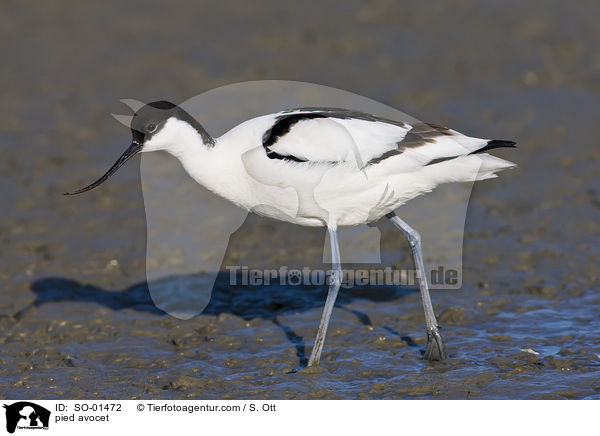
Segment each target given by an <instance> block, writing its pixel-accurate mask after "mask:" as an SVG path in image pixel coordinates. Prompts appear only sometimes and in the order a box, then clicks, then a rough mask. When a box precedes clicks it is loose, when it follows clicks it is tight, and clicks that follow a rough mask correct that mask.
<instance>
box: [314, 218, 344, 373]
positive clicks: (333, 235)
mask: <svg viewBox="0 0 600 436" xmlns="http://www.w3.org/2000/svg"><path fill="white" fill-rule="evenodd" d="M328 231H329V242H330V243H331V264H332V265H331V277H330V281H329V293H328V294H327V300H326V301H325V308H324V309H323V315H322V316H321V323H320V324H319V331H318V332H317V338H316V339H315V345H314V347H313V350H312V354H311V355H310V359H309V360H308V366H313V365H318V364H319V360H320V359H321V351H323V344H324V343H325V335H327V327H328V326H329V318H331V312H332V311H333V306H334V305H335V299H336V298H337V294H338V291H339V290H340V285H341V283H342V266H341V264H340V246H339V244H338V238H337V232H336V230H335V229H334V228H329V229H328Z"/></svg>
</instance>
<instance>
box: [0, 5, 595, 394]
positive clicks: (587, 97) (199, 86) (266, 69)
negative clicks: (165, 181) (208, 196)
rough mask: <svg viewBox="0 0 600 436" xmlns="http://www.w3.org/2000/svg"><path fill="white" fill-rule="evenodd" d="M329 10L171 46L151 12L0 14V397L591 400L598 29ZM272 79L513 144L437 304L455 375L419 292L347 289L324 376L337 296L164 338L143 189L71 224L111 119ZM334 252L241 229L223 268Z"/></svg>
mask: <svg viewBox="0 0 600 436" xmlns="http://www.w3.org/2000/svg"><path fill="white" fill-rule="evenodd" d="M319 4H320V7H321V8H322V11H323V14H319V16H316V15H315V16H305V15H302V16H300V17H296V18H290V16H289V15H288V14H287V13H286V11H285V10H283V9H279V8H278V7H276V6H275V5H273V7H272V8H271V9H270V14H271V15H270V16H269V17H268V18H267V16H266V15H265V14H261V13H258V12H257V11H254V10H251V9H249V7H245V6H241V5H240V6H239V7H238V8H236V9H235V10H231V8H227V10H224V6H222V5H219V4H218V3H216V2H215V3H214V4H204V5H203V9H202V11H200V10H195V11H187V13H182V12H174V15H173V16H171V19H172V20H173V25H172V26H169V27H168V31H167V30H164V29H157V26H155V24H156V23H157V22H159V21H160V20H161V19H162V17H164V14H165V11H164V10H162V9H161V8H160V7H159V6H152V7H142V6H141V5H138V4H135V3H131V4H128V5H127V6H120V7H122V8H123V9H121V10H119V12H118V13H117V14H115V13H114V11H113V12H111V11H109V10H108V9H106V10H104V9H102V10H99V9H96V8H98V7H92V6H83V5H82V6H78V7H75V6H74V5H70V6H65V5H63V6H48V5H45V6H44V5H36V7H31V5H29V6H28V5H27V4H26V2H25V3H23V4H22V3H18V4H17V3H14V4H6V5H3V6H2V7H3V9H4V11H3V12H5V13H3V14H1V15H0V16H1V17H2V18H0V20H2V26H0V32H2V35H3V38H1V41H2V42H0V44H2V45H4V48H5V50H4V51H5V52H6V53H10V55H11V56H10V68H4V69H2V70H1V73H2V77H3V79H4V82H5V83H10V84H11V86H7V87H6V89H5V90H4V92H3V93H2V95H1V96H0V100H1V101H2V105H3V107H5V108H10V109H11V110H10V111H8V113H7V115H6V116H3V117H2V118H1V119H0V134H1V136H0V139H1V140H0V152H1V153H2V159H0V169H1V171H2V183H3V186H2V188H3V189H2V198H1V202H2V214H0V257H1V263H2V267H1V269H0V397H2V398H40V399H41V398H157V399H185V398H201V399H227V398H257V399H258V398H275V399H285V398H290V399H291V398H294V399H296V398H297V399H309V398H324V399H325V398H326V399H334V398H347V399H359V398H364V399H392V398H394V399H397V398H415V399H438V398H439V399H446V398H457V399H467V398H473V399H475V398H486V399H488V398H490V399H491V398H535V399H541V398H556V399H563V398H569V399H571V398H573V399H581V398H588V399H598V398H600V376H599V375H598V374H599V370H600V368H599V366H600V357H599V355H600V325H599V321H598V313H600V294H599V292H598V290H599V281H598V276H599V274H600V257H599V254H598V247H599V242H600V225H599V224H598V223H599V222H600V220H599V217H600V188H597V182H598V178H597V168H598V164H599V163H600V148H598V147H597V143H598V138H600V130H599V127H598V123H597V115H598V111H597V96H598V93H599V92H600V87H599V84H598V82H597V80H595V77H597V74H598V69H599V68H600V63H599V62H598V59H597V58H596V57H594V55H593V53H595V51H594V50H592V49H591V48H590V47H597V46H598V43H600V35H599V33H598V30H597V26H596V23H595V21H594V20H591V18H588V17H594V16H597V14H594V13H593V11H594V9H595V8H597V6H595V5H593V4H584V3H577V4H574V5H570V7H569V9H568V10H565V8H560V9H557V10H553V9H552V8H547V7H544V6H541V5H540V4H537V3H536V2H530V3H528V4H526V5H523V4H521V3H520V2H514V3H510V4H509V5H506V6H503V7H501V8H500V7H493V6H489V5H488V6H475V5H472V4H466V3H465V4H456V5H454V6H452V7H449V6H445V5H444V4H443V2H440V3H435V4H434V3H430V4H428V5H427V6H424V5H419V3H418V2H415V3H407V4H406V5H403V6H402V7H400V6H394V5H387V6H386V5H383V4H378V3H377V2H373V3H368V4H367V6H363V5H362V4H359V3H351V4H349V6H348V8H347V9H344V10H343V11H341V12H340V10H339V8H338V7H337V4H336V3H335V2H332V3H328V2H319ZM190 7H192V6H190ZM206 11H210V12H211V14H206ZM192 12H194V13H192ZM302 13H303V14H309V13H308V12H302ZM328 13H330V14H334V15H328ZM207 15H209V16H211V17H220V16H222V17H227V20H229V21H227V23H228V26H227V28H226V31H225V30H224V27H225V26H222V25H221V24H218V25H217V23H220V21H219V20H216V19H214V18H211V19H210V20H208V19H207V20H206V21H205V22H204V24H205V25H204V26H198V25H197V23H196V22H195V21H194V20H196V19H198V18H197V17H201V16H207ZM332 16H335V20H336V21H335V22H336V26H331V19H332V18H331V17H332ZM121 17H122V18H121ZM131 17H136V18H135V20H134V21H131ZM102 18H105V19H104V20H103V19H102ZM456 22H463V23H469V26H468V27H469V31H468V32H466V31H465V32H460V31H457V28H456V26H455V25H454V23H456ZM103 23H104V24H103ZM107 23H108V24H107ZM248 23H252V26H250V25H249V24H248ZM306 23H312V24H310V25H308V24H306ZM261 24H265V25H263V26H261ZM266 24H268V26H267V25H266ZM25 28H27V29H36V31H37V32H38V37H36V36H35V35H33V34H28V33H26V32H25V33H23V29H25ZM332 28H333V29H332ZM257 29H258V30H257ZM325 30H328V33H327V35H328V37H327V38H325V37H322V36H321V35H322V34H323V33H324V32H325ZM39 35H41V36H43V37H42V38H40V37H39ZM106 35H110V37H106ZM473 35H477V36H478V37H474V36H473ZM123 41H128V43H127V44H124V43H123ZM206 41H212V42H211V43H205V42H206ZM198 53H202V55H201V56H200V55H199V54H198ZM224 53H225V54H227V55H225V54H224ZM250 54H251V55H250ZM31 59H36V64H35V67H34V66H33V65H32V64H31V62H30V60H31ZM157 65H160V68H157ZM142 78H143V80H142ZM264 78H288V79H289V78H292V79H295V80H304V81H309V82H316V83H324V84H328V85H331V86H335V87H339V88H344V89H349V90H352V91H353V92H356V93H358V94H363V95H368V96H369V97H371V98H374V99H379V100H381V101H384V102H386V103H387V104H389V105H391V106H394V107H398V108H399V109H402V110H405V111H407V112H409V113H411V114H412V115H415V116H419V117H421V118H424V121H431V122H436V123H439V124H446V125H448V126H450V127H453V128H456V129H457V130H459V131H464V132H465V133H468V134H473V135H475V136H490V137H498V138H505V139H513V140H516V141H517V142H518V143H519V147H520V148H519V149H518V150H517V151H508V150H507V151H499V152H498V153H497V154H498V155H499V156H501V157H503V158H506V159H509V160H511V161H514V162H516V163H518V164H519V167H518V168H517V169H515V170H511V171H509V172H505V173H503V174H502V175H501V176H500V177H499V178H498V179H494V180H489V181H485V182H481V183H478V184H476V185H475V188H474V190H473V192H472V195H471V199H470V202H469V209H468V213H467V219H466V223H465V239H464V254H463V286H462V289H461V290H460V291H434V292H432V298H433V302H434V306H435V310H436V313H437V315H438V317H439V322H440V324H441V325H442V326H443V330H442V334H443V336H444V338H445V340H446V344H447V347H448V353H449V359H448V360H447V361H445V362H439V363H436V362H434V363H430V362H426V361H423V360H422V354H423V352H424V349H425V340H426V338H425V330H424V319H423V313H422V307H421V303H420V296H419V293H418V291H417V289H416V288H414V287H391V286H373V287H358V288H353V289H342V291H341V292H340V297H339V302H338V305H337V306H336V308H335V309H334V313H333V318H332V322H331V325H330V331H329V334H328V337H327V341H326V344H325V348H324V353H323V356H322V363H321V367H320V368H305V367H304V366H303V363H304V362H305V360H306V358H307V357H308V355H309V354H310V348H311V346H312V341H313V340H314V335H315V333H316V329H317V326H318V322H319V319H320V316H321V310H322V305H323V302H324V300H325V295H326V289H325V288H324V287H322V286H321V287H319V286H316V287H310V286H298V287H294V286H287V287H282V286H278V285H273V286H264V287H249V288H244V287H240V286H230V285H229V284H228V283H220V284H218V285H217V286H216V288H215V289H214V291H213V295H212V300H211V302H210V305H209V306H208V307H207V309H206V311H205V312H204V313H203V314H201V315H199V316H197V317H194V318H193V319H191V320H187V321H183V320H179V319H176V318H173V317H171V316H169V315H166V314H165V313H163V312H161V311H160V310H158V309H157V308H156V307H155V306H154V305H153V304H152V301H151V299H150V296H149V294H148V291H147V288H146V286H145V283H144V282H145V261H146V258H145V255H146V253H145V247H146V245H145V244H146V237H147V234H146V222H145V211H144V204H143V199H142V195H141V190H140V184H139V178H140V174H139V170H138V169H137V168H136V165H130V166H129V167H128V168H127V170H125V168H123V170H125V171H123V170H122V171H120V172H119V173H118V174H117V175H115V177H114V178H113V179H111V181H110V183H107V184H105V185H103V187H102V190H100V191H96V192H90V193H89V195H88V196H86V197H79V198H77V201H73V199H67V198H65V197H62V196H61V193H62V192H65V191H67V190H69V189H72V188H73V187H76V186H79V185H82V184H83V183H85V182H87V181H90V180H91V179H93V178H94V177H97V176H98V175H100V174H101V173H102V171H103V170H106V165H107V164H111V163H112V161H113V160H114V159H115V158H116V157H117V156H118V155H119V154H120V153H121V152H122V151H123V149H124V147H125V146H126V145H127V141H128V140H129V137H128V135H129V133H128V132H126V131H125V130H124V129H123V128H122V126H120V125H119V124H118V123H115V122H114V120H112V119H111V117H110V113H122V112H123V111H124V108H123V106H122V105H121V104H120V103H118V100H119V99H120V98H127V97H137V98H140V99H148V100H150V99H154V98H156V96H159V97H160V98H164V97H165V96H168V98H169V99H172V100H173V101H184V100H186V99H188V98H190V97H191V94H195V93H198V92H201V91H203V90H206V89H210V88H212V87H215V86H219V85H223V84H227V83H233V82H239V81H243V80H258V79H264ZM439 216H440V219H443V218H444V212H443V211H440V214H439ZM206 231H207V232H209V231H210V227H208V226H207V228H206ZM382 240H385V241H386V242H385V251H386V253H390V254H389V255H390V258H391V259H392V262H393V264H394V265H396V266H398V267H407V266H408V267H410V265H411V261H410V256H409V254H408V251H407V246H406V243H405V241H403V240H402V238H401V237H400V235H397V234H395V233H393V229H389V228H383V229H382ZM323 241H324V231H322V230H318V229H317V230H314V229H300V228H294V229H292V228H290V227H289V226H287V225H285V224H281V223H274V222H270V221H266V220H260V219H255V218H248V220H247V222H246V223H244V225H243V226H242V227H241V229H240V231H239V232H238V233H236V234H234V235H233V236H232V238H231V240H230V244H229V247H228V250H227V254H226V257H225V260H224V261H223V265H240V264H241V265H243V264H246V265H256V266H257V267H260V268H263V267H265V266H267V267H273V268H277V267H278V266H279V265H281V264H288V265H294V264H295V265H304V264H306V263H303V262H308V261H307V259H313V261H314V262H317V266H319V265H318V262H319V261H320V255H321V252H322V247H323ZM396 248H397V250H398V251H397V252H396V251H395V249H396ZM424 250H425V256H426V257H427V247H424ZM314 259H316V260H314Z"/></svg>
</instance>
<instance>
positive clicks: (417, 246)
mask: <svg viewBox="0 0 600 436" xmlns="http://www.w3.org/2000/svg"><path fill="white" fill-rule="evenodd" d="M386 216H387V217H388V218H389V219H390V221H391V222H392V223H393V224H394V225H395V226H396V227H397V228H399V229H400V230H401V231H402V233H404V234H405V235H406V238H407V239H408V244H409V245H410V248H411V250H412V253H413V257H414V260H415V267H416V269H417V279H418V280H419V289H420V290H421V299H422V300H423V309H424V310H425V322H426V323H427V349H426V350H425V356H424V357H425V359H426V360H444V359H445V358H446V349H445V346H444V341H443V340H442V336H441V335H440V331H439V328H438V325H437V321H436V319H435V314H434V313H433V306H432V304H431V297H430V296H429V288H428V286H427V276H426V274H425V265H424V263H423V253H422V250H421V235H419V232H417V231H416V230H415V229H413V228H412V227H410V226H409V225H408V224H406V223H405V222H404V221H402V220H401V219H400V218H398V217H397V216H396V214H395V213H394V212H391V213H389V214H387V215H386Z"/></svg>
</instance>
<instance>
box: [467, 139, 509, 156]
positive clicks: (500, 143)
mask: <svg viewBox="0 0 600 436" xmlns="http://www.w3.org/2000/svg"><path fill="white" fill-rule="evenodd" d="M495 148H517V143H516V142H515V141H507V140H505V139H492V140H490V141H488V142H487V144H486V145H485V147H482V148H480V149H479V150H477V151H474V152H473V153H471V154H475V153H484V152H486V151H488V150H493V149H495Z"/></svg>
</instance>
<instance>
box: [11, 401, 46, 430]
mask: <svg viewBox="0 0 600 436" xmlns="http://www.w3.org/2000/svg"><path fill="white" fill-rule="evenodd" d="M3 407H4V408H5V409H6V431H8V432H9V433H14V432H15V429H17V428H18V429H30V430H35V429H44V430H47V429H48V423H49V421H50V411H49V410H48V409H45V408H43V407H42V406H38V405H37V404H35V403H30V402H28V401H19V402H18V403H13V404H11V405H6V404H4V406H3Z"/></svg>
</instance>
